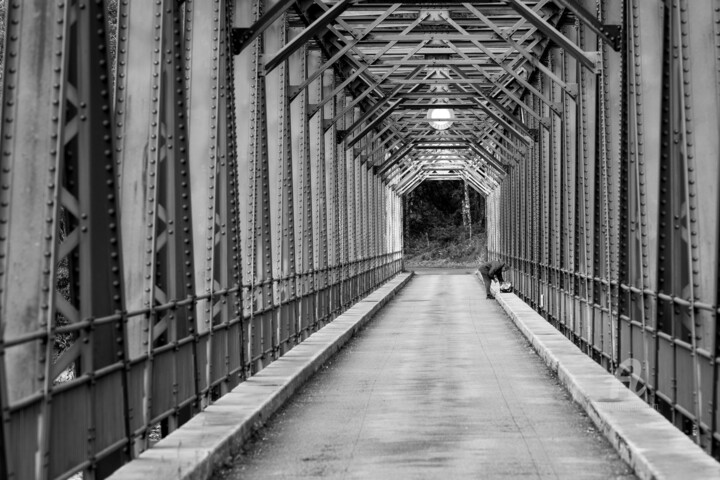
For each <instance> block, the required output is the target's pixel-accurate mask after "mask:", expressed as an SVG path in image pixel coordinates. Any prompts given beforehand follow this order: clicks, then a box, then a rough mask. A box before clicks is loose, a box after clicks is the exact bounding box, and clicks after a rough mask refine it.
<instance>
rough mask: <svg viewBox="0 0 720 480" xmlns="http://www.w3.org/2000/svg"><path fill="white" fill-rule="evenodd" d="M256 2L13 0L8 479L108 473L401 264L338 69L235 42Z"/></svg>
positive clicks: (1, 383)
mask: <svg viewBox="0 0 720 480" xmlns="http://www.w3.org/2000/svg"><path fill="white" fill-rule="evenodd" d="M261 3H262V2H244V1H243V2H240V1H238V2H229V1H228V2H226V1H224V0H208V1H194V2H193V1H189V0H187V1H185V2H177V1H176V0H158V1H157V2H127V1H120V2H118V12H117V24H116V25H115V24H114V23H110V24H108V23H107V22H106V21H105V19H104V18H103V13H104V5H103V2H101V1H94V0H93V1H88V0H74V1H73V0H68V1H65V2H60V1H58V2H54V1H53V2H50V1H48V2H24V1H19V0H18V1H16V0H10V1H8V2H6V5H7V41H6V51H5V52H6V53H5V77H4V81H5V90H4V97H3V102H4V103H3V107H2V114H3V122H2V151H3V154H2V156H0V158H1V159H0V165H1V168H2V171H1V173H0V184H1V185H0V186H1V188H0V289H1V291H0V306H1V309H2V310H1V317H0V318H1V322H2V329H1V343H0V407H1V408H2V418H3V422H2V427H1V428H0V435H1V436H0V445H2V447H1V448H0V477H2V478H15V479H29V478H38V479H41V478H68V477H70V476H72V475H73V474H76V473H82V474H83V478H86V479H89V478H104V477H106V476H107V475H109V474H110V473H111V472H112V471H113V470H115V469H116V468H117V467H119V466H120V465H121V464H122V463H124V462H126V461H129V460H131V459H132V458H134V457H135V456H137V455H138V453H139V452H141V451H143V450H144V449H146V448H148V447H149V446H150V445H152V444H153V443H154V442H155V441H157V439H158V438H159V437H161V436H162V435H165V434H166V433H168V432H170V431H172V430H173V429H175V428H177V427H178V426H180V425H181V424H182V423H183V422H185V421H186V420H187V419H188V418H190V417H191V416H192V415H193V414H195V413H196V412H198V411H199V410H201V409H202V408H203V407H204V406H205V405H207V404H208V403H210V402H212V401H213V400H214V399H216V398H217V397H218V396H220V395H222V394H224V393H226V392H227V391H229V390H230V389H231V388H232V387H234V386H235V385H237V384H238V383H239V382H242V381H243V380H244V379H246V378H247V377H249V376H250V375H252V374H254V373H255V372H257V371H258V370H260V369H261V368H263V367H264V366H265V365H267V364H268V363H269V362H271V361H273V360H274V359H276V358H278V356H280V355H282V354H283V353H285V352H286V351H287V350H289V349H291V348H292V347H293V345H295V344H297V343H298V342H301V341H302V340H303V339H305V338H306V337H307V336H308V335H310V334H311V333H312V332H313V331H315V330H317V329H318V328H320V327H322V325H324V324H325V323H327V322H330V321H332V320H333V318H335V317H336V316H337V315H338V314H339V313H341V312H342V311H343V310H344V309H346V308H348V307H349V306H350V305H352V304H353V303H354V302H356V301H357V300H358V299H360V298H361V297H362V296H364V295H366V294H367V293H368V292H370V291H371V290H373V289H374V288H375V287H377V286H378V285H380V284H381V283H383V282H384V281H386V280H387V279H389V278H391V277H392V276H393V275H395V274H396V273H397V272H399V271H400V270H401V269H402V204H401V202H400V198H399V197H398V196H397V195H396V194H395V193H394V191H393V190H391V189H390V188H388V187H387V186H386V185H385V184H384V183H383V181H382V180H381V179H380V178H379V177H378V176H377V175H376V174H375V173H374V171H373V168H372V165H373V162H374V160H376V159H382V158H384V156H385V152H384V147H383V146H382V145H381V144H380V143H379V141H370V140H369V139H364V140H363V141H361V142H357V143H356V144H355V145H354V146H353V148H351V149H348V150H346V149H344V148H343V147H341V145H340V144H339V143H338V142H337V136H338V131H340V130H341V129H342V128H343V127H344V126H345V124H346V122H353V121H355V120H356V119H357V118H358V115H359V110H358V109H357V108H355V109H353V108H349V109H348V108H346V107H347V106H348V105H349V104H350V102H351V101H352V100H353V99H352V97H351V96H349V95H348V94H347V93H346V92H345V90H343V89H336V84H335V82H336V80H335V75H334V72H333V69H329V70H327V71H326V72H325V73H323V74H322V75H317V76H316V78H314V79H312V80H311V81H308V80H310V79H311V75H313V73H314V72H315V71H317V69H318V68H319V67H320V54H319V52H318V51H316V50H311V49H309V48H308V47H307V46H304V47H302V48H300V49H298V51H297V52H295V53H293V55H291V56H290V57H289V58H288V59H287V60H286V61H285V62H283V63H282V64H281V65H279V66H278V67H277V68H276V69H275V70H274V71H273V72H272V73H269V74H267V75H266V74H265V72H263V71H262V68H261V60H262V59H263V58H264V57H265V56H267V55H270V54H272V53H274V52H275V51H277V50H278V49H280V48H281V47H282V45H283V43H282V42H284V41H285V40H286V38H287V36H288V35H296V34H297V29H293V28H291V27H289V26H288V25H287V24H286V22H284V21H280V22H277V23H278V25H276V26H273V27H272V28H271V29H270V30H268V32H267V33H266V34H265V35H264V36H261V37H260V38H259V39H257V40H256V41H255V43H254V44H253V45H251V46H249V47H248V48H246V49H244V50H243V51H242V52H241V53H240V54H239V55H235V53H237V52H234V51H233V42H232V40H233V37H232V28H231V27H233V26H234V27H244V26H249V25H251V24H252V22H253V21H254V20H256V19H257V18H259V17H260V15H261V13H262V12H261V11H260V8H261V7H260V5H261ZM235 5H237V9H235V8H234V7H235ZM108 27H109V28H110V30H111V34H108V33H107V28H108ZM108 38H111V39H113V41H108V40H107V39H108ZM265 39H267V40H265ZM277 39H281V40H282V42H280V43H278V41H277ZM303 83H306V85H305V86H304V87H303V88H301V89H295V90H292V89H291V87H290V85H301V84H303ZM336 90H337V91H336ZM318 105H319V106H318ZM343 110H348V113H347V114H342V115H340V114H339V113H340V112H342V111H343ZM336 117H337V118H336Z"/></svg>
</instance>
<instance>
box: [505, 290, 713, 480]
mask: <svg viewBox="0 0 720 480" xmlns="http://www.w3.org/2000/svg"><path fill="white" fill-rule="evenodd" d="M495 298H496V299H497V301H498V303H499V304H500V305H501V306H502V308H503V309H504V310H505V312H506V313H507V314H508V315H509V316H510V318H511V319H512V320H513V322H514V323H515V325H517V327H518V328H519V329H520V331H521V332H522V333H523V334H524V335H525V336H526V337H527V339H528V340H529V341H530V343H531V344H532V346H533V348H534V349H535V350H536V351H537V353H538V355H540V357H541V358H542V359H543V360H544V361H545V363H546V364H547V365H548V366H549V367H550V368H551V369H552V370H553V371H554V372H556V373H557V376H558V378H559V379H560V382H562V384H563V385H564V386H565V388H566V389H567V390H568V391H569V392H570V394H571V395H572V397H573V399H574V400H575V401H576V402H577V403H578V404H579V405H580V406H582V407H583V408H584V409H585V411H586V412H587V414H588V415H589V416H590V418H591V419H592V421H593V422H594V423H595V425H596V426H597V427H598V428H599V429H600V430H601V431H602V432H603V434H604V435H605V436H606V437H607V438H608V440H610V443H611V444H612V445H613V447H615V449H616V450H617V451H618V453H619V454H620V456H621V457H622V459H623V460H624V461H625V462H626V463H627V464H628V465H630V466H631V467H632V469H633V470H634V471H635V474H636V475H637V476H638V477H639V478H641V479H665V478H667V479H674V478H683V479H708V478H720V463H718V462H716V461H715V460H714V459H713V458H712V457H710V456H709V455H708V454H706V453H705V452H704V451H703V450H702V449H701V448H700V447H699V446H697V445H696V444H695V443H694V442H693V441H692V440H690V439H689V438H688V437H687V436H686V435H685V434H683V433H682V432H681V431H680V430H678V429H677V428H675V427H674V426H673V425H672V424H671V423H670V422H668V421H667V420H666V419H665V417H663V416H662V415H661V414H660V413H658V412H657V411H656V410H655V409H653V408H652V407H651V406H650V405H648V404H647V403H645V402H644V401H643V400H642V399H640V398H639V397H638V396H637V395H635V394H634V393H632V392H631V391H630V390H629V389H627V388H626V387H625V385H623V383H622V382H620V380H619V379H617V378H616V377H615V376H613V375H611V374H610V373H608V372H607V371H606V370H605V369H604V368H602V367H601V366H600V365H598V364H597V363H595V361H593V360H592V359H591V358H590V357H588V356H587V355H585V354H584V353H582V351H580V349H579V348H577V346H575V344H573V343H572V342H571V341H570V340H569V339H568V338H566V337H565V336H564V335H563V334H562V333H560V332H559V331H558V330H556V329H555V328H554V327H553V326H552V325H551V324H550V323H548V322H547V321H546V320H545V319H544V318H543V317H542V316H540V314H538V313H537V312H536V311H535V310H533V309H532V308H530V306H528V305H527V304H526V303H525V302H523V301H522V300H521V299H520V298H519V297H518V296H517V295H515V294H512V293H500V292H499V291H495Z"/></svg>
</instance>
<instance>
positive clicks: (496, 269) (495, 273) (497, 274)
mask: <svg viewBox="0 0 720 480" xmlns="http://www.w3.org/2000/svg"><path fill="white" fill-rule="evenodd" d="M504 267H505V263H504V262H499V261H497V260H493V261H491V262H485V263H483V264H481V265H480V268H478V270H479V271H480V273H484V274H486V275H487V276H488V277H490V279H494V278H497V279H498V280H499V281H500V282H502V281H503V280H502V271H503V268H504Z"/></svg>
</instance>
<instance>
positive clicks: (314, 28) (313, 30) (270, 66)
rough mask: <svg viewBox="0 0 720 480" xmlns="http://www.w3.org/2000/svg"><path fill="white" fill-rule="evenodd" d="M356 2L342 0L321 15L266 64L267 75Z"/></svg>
mask: <svg viewBox="0 0 720 480" xmlns="http://www.w3.org/2000/svg"><path fill="white" fill-rule="evenodd" d="M356 1H357V0H340V1H339V2H337V3H336V4H335V5H333V7H332V8H331V9H329V10H327V11H326V12H325V13H323V14H322V15H320V17H318V19H317V20H315V21H314V22H313V23H311V24H310V25H308V27H307V28H306V29H305V30H303V31H302V32H301V33H300V34H299V35H298V36H297V37H295V38H293V39H292V40H290V41H289V42H288V43H287V44H286V45H285V46H284V47H283V48H282V49H280V51H279V52H278V53H277V54H276V55H275V56H274V57H273V58H271V59H270V60H269V61H268V62H267V63H266V64H265V73H266V74H267V73H268V72H271V71H272V70H274V69H275V67H277V66H278V65H280V64H281V63H282V62H284V61H285V60H287V58H288V57H289V56H290V55H292V54H293V52H294V51H295V50H297V49H298V48H300V47H301V46H303V45H304V44H305V43H307V41H308V40H310V38H311V37H313V36H315V35H316V34H317V33H319V32H320V31H321V30H323V29H324V28H325V27H326V26H327V24H329V23H330V22H332V21H333V20H335V19H336V18H337V17H339V16H340V14H341V13H343V12H344V11H345V10H346V9H347V8H348V7H349V6H350V4H351V3H354V2H356Z"/></svg>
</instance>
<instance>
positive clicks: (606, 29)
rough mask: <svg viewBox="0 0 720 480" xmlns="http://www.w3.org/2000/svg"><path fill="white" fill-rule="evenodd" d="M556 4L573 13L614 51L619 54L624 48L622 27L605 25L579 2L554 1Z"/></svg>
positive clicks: (570, 0) (567, 0)
mask: <svg viewBox="0 0 720 480" xmlns="http://www.w3.org/2000/svg"><path fill="white" fill-rule="evenodd" d="M553 1H554V2H555V3H556V4H558V5H560V6H563V7H565V8H567V9H568V10H570V11H571V12H573V13H574V14H575V16H576V17H577V18H579V19H580V21H581V22H583V23H584V24H585V25H587V26H588V27H589V28H590V29H591V30H592V31H593V32H595V33H596V34H597V35H598V36H599V37H600V38H601V39H602V40H603V41H604V42H605V43H607V44H609V45H610V46H612V48H613V50H615V51H616V52H619V51H620V49H621V48H622V27H621V26H620V25H603V24H602V23H600V21H599V20H598V19H597V17H595V16H594V15H593V14H592V13H590V12H588V11H587V9H585V7H583V6H582V5H580V4H578V3H577V0H553Z"/></svg>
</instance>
